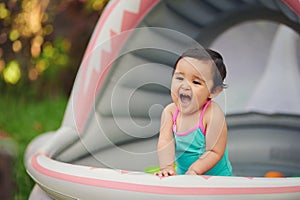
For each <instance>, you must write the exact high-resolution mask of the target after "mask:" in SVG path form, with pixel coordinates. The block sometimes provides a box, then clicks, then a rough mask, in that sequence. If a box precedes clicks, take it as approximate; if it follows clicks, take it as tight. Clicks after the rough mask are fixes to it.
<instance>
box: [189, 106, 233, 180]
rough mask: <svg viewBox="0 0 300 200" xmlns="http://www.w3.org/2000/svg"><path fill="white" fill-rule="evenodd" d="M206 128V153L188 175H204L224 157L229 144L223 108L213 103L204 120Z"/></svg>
mask: <svg viewBox="0 0 300 200" xmlns="http://www.w3.org/2000/svg"><path fill="white" fill-rule="evenodd" d="M203 124H204V127H206V152H205V153H204V154H203V155H202V156H201V157H200V158H199V159H198V160H197V161H195V162H194V163H193V164H192V165H191V166H190V168H189V170H188V171H187V172H186V174H198V175H200V174H204V173H205V172H207V171H208V170H210V169H211V168H212V167H213V166H215V165H216V164H217V163H218V161H219V160H220V159H221V158H222V156H223V155H224V151H225V148H226V143H227V126H226V121H225V117H224V113H223V111H222V110H221V108H220V107H219V106H218V105H217V104H216V103H214V102H212V103H211V104H210V105H209V107H208V109H207V110H206V112H205V114H204V118H203Z"/></svg>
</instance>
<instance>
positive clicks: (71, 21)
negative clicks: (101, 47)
mask: <svg viewBox="0 0 300 200" xmlns="http://www.w3.org/2000/svg"><path fill="white" fill-rule="evenodd" d="M107 2H108V0H67V1H50V0H42V1H40V0H4V1H1V2H0V90H1V91H2V93H4V92H8V93H11V94H14V95H20V94H22V95H24V94H26V95H34V96H39V97H40V96H48V95H56V94H57V93H59V92H65V93H66V94H69V92H70V90H71V88H72V84H73V81H74V78H75V75H76V72H77V70H78V67H79V65H80V62H81V58H82V56H83V52H84V50H85V47H86V45H87V42H88V40H89V37H90V35H91V33H92V31H93V28H94V26H95V23H96V22H97V20H98V18H99V15H100V14H101V12H102V10H103V8H104V7H105V5H106V4H107ZM28 89H30V90H31V91H30V92H29V93H28Z"/></svg>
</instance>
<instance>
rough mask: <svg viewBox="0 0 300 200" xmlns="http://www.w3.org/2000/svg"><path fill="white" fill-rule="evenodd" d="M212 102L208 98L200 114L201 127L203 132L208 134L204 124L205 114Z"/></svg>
mask: <svg viewBox="0 0 300 200" xmlns="http://www.w3.org/2000/svg"><path fill="white" fill-rule="evenodd" d="M210 102H211V100H208V101H207V102H206V103H205V105H204V107H203V109H202V112H201V114H200V120H199V128H200V129H201V130H202V133H203V134H204V135H205V134H206V131H205V128H204V126H203V116H204V113H205V111H206V109H207V107H208V105H209V104H210Z"/></svg>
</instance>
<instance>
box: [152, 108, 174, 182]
mask: <svg viewBox="0 0 300 200" xmlns="http://www.w3.org/2000/svg"><path fill="white" fill-rule="evenodd" d="M172 110H174V105H173V104H170V105H168V106H167V107H166V108H165V109H164V111H163V113H162V117H161V127H160V134H159V138H158V144H157V151H158V161H159V166H160V171H159V172H157V173H155V175H157V176H160V177H162V176H172V175H176V171H175V169H174V156H175V141H174V136H173V132H172V124H173V122H172V118H173V114H172V113H173V112H172Z"/></svg>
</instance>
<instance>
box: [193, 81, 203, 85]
mask: <svg viewBox="0 0 300 200" xmlns="http://www.w3.org/2000/svg"><path fill="white" fill-rule="evenodd" d="M193 83H194V84H196V85H201V83H200V82H199V81H193Z"/></svg>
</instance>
